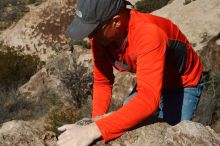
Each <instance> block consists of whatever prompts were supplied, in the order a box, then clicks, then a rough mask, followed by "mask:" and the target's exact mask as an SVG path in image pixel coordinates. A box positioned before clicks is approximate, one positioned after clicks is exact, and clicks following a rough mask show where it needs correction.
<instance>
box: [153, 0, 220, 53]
mask: <svg viewBox="0 0 220 146" xmlns="http://www.w3.org/2000/svg"><path fill="white" fill-rule="evenodd" d="M184 3H185V0H175V1H173V2H172V3H171V4H169V5H167V6H165V7H163V8H161V9H159V10H157V11H154V12H153V14H155V15H159V16H162V17H166V18H169V19H171V20H172V21H173V22H174V23H176V24H177V25H178V26H179V27H180V29H181V30H182V32H183V33H184V34H185V35H186V36H187V38H188V40H189V41H190V42H191V44H193V46H194V48H195V49H196V50H201V49H202V48H203V47H204V46H205V45H206V43H207V42H208V41H209V40H210V39H211V38H212V37H214V36H216V35H217V34H218V33H219V31H220V25H219V24H220V1H219V0H212V1H209V0H195V1H192V2H190V3H189V4H187V5H185V4H184Z"/></svg>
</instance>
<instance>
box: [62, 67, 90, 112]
mask: <svg viewBox="0 0 220 146" xmlns="http://www.w3.org/2000/svg"><path fill="white" fill-rule="evenodd" d="M74 68H75V70H74V72H71V71H67V72H65V73H63V77H62V81H63V83H64V84H65V86H66V87H67V88H68V89H69V91H70V93H71V97H70V98H69V103H72V105H73V106H75V107H77V108H81V106H82V105H83V104H85V103H86V102H87V99H88V96H89V95H92V80H93V79H92V75H91V74H88V73H87V70H86V68H85V67H83V66H81V65H77V63H75V67H74Z"/></svg>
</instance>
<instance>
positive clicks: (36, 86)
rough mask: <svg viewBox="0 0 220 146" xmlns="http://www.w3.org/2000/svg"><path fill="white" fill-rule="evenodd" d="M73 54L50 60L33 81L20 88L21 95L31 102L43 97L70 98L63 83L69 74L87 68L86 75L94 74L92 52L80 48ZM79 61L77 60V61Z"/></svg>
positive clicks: (61, 55) (65, 52)
mask: <svg viewBox="0 0 220 146" xmlns="http://www.w3.org/2000/svg"><path fill="white" fill-rule="evenodd" d="M75 47H76V48H75V49H74V50H73V52H70V51H63V52H62V53H60V54H59V55H58V56H56V57H55V58H53V59H51V60H49V61H48V62H47V64H46V65H45V67H43V68H42V69H41V70H40V71H38V72H37V73H36V74H35V75H34V76H32V77H31V79H30V80H29V81H28V82H27V83H26V84H24V85H23V86H21V87H20V88H19V94H20V96H22V97H26V98H28V99H29V100H34V101H38V100H41V99H42V98H43V97H44V98H45V97H50V96H52V97H59V98H61V99H62V98H64V97H70V96H71V93H70V92H69V89H68V87H67V86H66V85H65V82H64V81H63V80H64V78H65V75H66V74H67V73H72V74H74V73H75V72H76V67H78V68H80V66H82V68H85V70H86V72H84V73H85V74H91V73H92V61H91V54H90V50H86V49H82V48H80V47H79V46H75ZM76 58H77V59H78V60H77V59H76Z"/></svg>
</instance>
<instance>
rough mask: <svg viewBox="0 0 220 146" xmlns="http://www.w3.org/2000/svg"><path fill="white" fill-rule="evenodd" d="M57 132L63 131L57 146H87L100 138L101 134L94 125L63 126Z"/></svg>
mask: <svg viewBox="0 0 220 146" xmlns="http://www.w3.org/2000/svg"><path fill="white" fill-rule="evenodd" d="M58 130H59V131H64V132H63V133H62V134H61V135H60V136H59V137H58V141H57V145H58V146H88V145H89V144H91V143H92V142H93V141H94V140H96V139H98V138H100V137H101V132H100V131H99V128H98V126H97V125H96V123H91V124H89V125H86V126H79V125H76V124H69V125H63V126H62V127H59V128H58Z"/></svg>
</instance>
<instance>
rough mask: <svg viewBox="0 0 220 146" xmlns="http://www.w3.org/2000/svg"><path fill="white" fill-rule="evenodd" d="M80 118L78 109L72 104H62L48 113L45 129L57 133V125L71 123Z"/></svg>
mask: <svg viewBox="0 0 220 146" xmlns="http://www.w3.org/2000/svg"><path fill="white" fill-rule="evenodd" d="M81 118H82V116H81V112H80V110H79V109H75V108H73V107H72V106H62V107H59V108H56V109H54V110H53V111H52V112H51V113H50V114H49V116H48V120H47V125H46V126H45V129H46V130H47V131H53V132H55V133H56V134H59V131H58V130H57V128H58V127H60V126H62V125H64V124H73V123H75V122H76V121H78V120H80V119H81Z"/></svg>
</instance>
